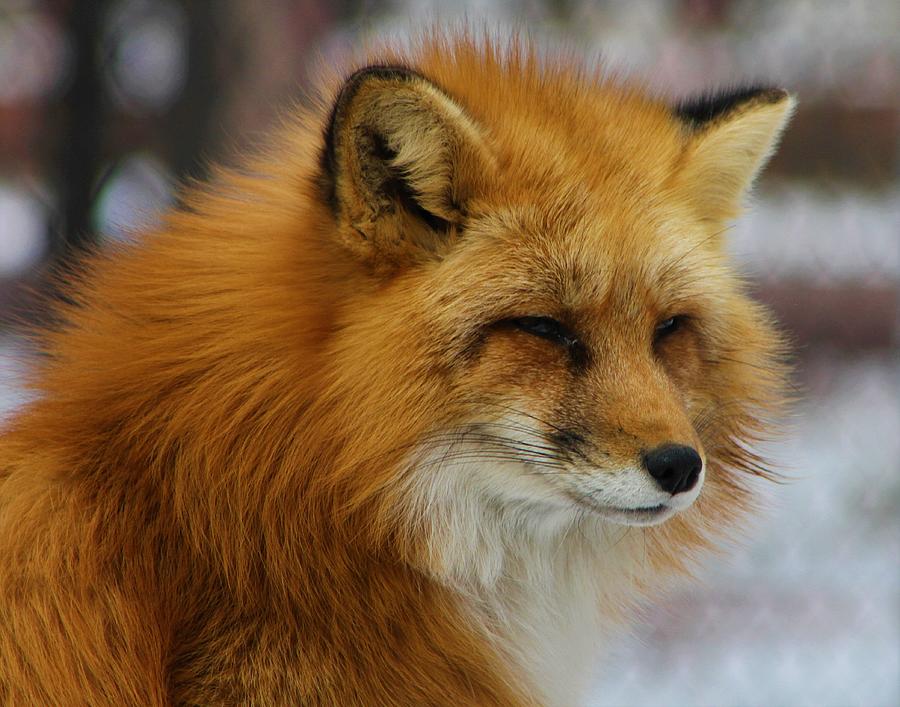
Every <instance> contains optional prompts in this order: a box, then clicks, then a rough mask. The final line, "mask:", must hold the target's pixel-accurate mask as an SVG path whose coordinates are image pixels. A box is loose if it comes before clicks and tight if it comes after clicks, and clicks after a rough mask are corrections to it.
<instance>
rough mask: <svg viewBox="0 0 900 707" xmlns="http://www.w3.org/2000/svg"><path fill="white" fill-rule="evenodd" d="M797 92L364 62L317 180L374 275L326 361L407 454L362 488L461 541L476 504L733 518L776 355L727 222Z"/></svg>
mask: <svg viewBox="0 0 900 707" xmlns="http://www.w3.org/2000/svg"><path fill="white" fill-rule="evenodd" d="M792 108H793V99H792V98H791V97H790V96H789V95H788V94H787V93H785V92H784V91H782V90H778V89H769V88H751V89H745V90H740V91H736V92H730V93H723V94H720V95H713V96H708V97H702V98H700V99H698V100H696V101H689V102H685V103H682V104H681V105H678V106H675V107H670V106H668V105H665V104H664V103H663V102H661V101H658V100H654V99H651V98H648V97H646V96H645V95H643V94H642V93H641V92H640V91H639V90H637V89H635V88H629V87H624V86H621V85H616V84H615V83H614V82H611V81H608V80H603V79H600V78H590V77H585V76H578V75H575V73H574V72H572V71H567V70H565V69H552V68H545V69H538V68H537V66H536V63H535V62H533V61H532V62H528V61H525V60H522V61H516V60H514V59H509V60H507V61H506V62H505V63H504V62H503V61H500V60H498V59H494V58H491V57H490V56H488V57H484V56H479V55H477V53H475V52H470V53H466V52H464V51H457V53H456V54H455V55H453V56H452V57H448V56H447V55H446V53H443V54H442V53H441V52H440V51H437V50H435V51H433V52H432V53H430V54H429V53H426V55H425V56H424V57H423V58H422V60H421V61H420V62H419V63H418V64H416V65H415V68H413V66H412V65H411V64H407V63H398V64H396V65H391V64H388V65H375V66H369V67H367V68H363V69H361V70H359V71H357V72H356V73H354V74H353V75H352V76H351V77H350V78H349V79H348V80H347V81H346V82H345V83H344V85H343V87H342V88H341V89H340V91H339V94H338V96H337V100H336V102H335V104H334V106H333V110H332V111H331V115H330V118H329V120H328V125H327V130H326V134H325V140H324V145H323V147H322V152H321V171H320V174H319V191H320V194H321V198H322V200H323V203H325V204H327V207H328V209H329V211H330V213H331V215H332V218H333V222H334V231H333V234H334V237H335V238H336V240H337V241H338V242H339V243H340V247H341V248H342V250H343V252H345V253H346V257H347V258H349V259H352V260H354V262H356V263H358V265H359V267H360V268H362V269H363V270H365V272H367V273H368V275H367V280H366V282H367V285H366V287H365V288H362V289H361V290H360V291H359V292H358V293H357V294H356V296H355V297H354V299H353V305H352V306H351V307H348V309H347V310H346V311H345V319H344V321H343V323H342V326H341V327H340V329H339V333H338V334H337V337H338V339H340V340H341V341H342V343H341V344H339V345H338V347H337V349H336V354H335V355H336V356H338V357H343V361H342V365H341V370H342V371H343V373H342V376H344V377H346V380H352V381H354V383H353V384H352V385H353V386H354V387H355V390H356V397H355V398H354V400H355V401H356V402H355V405H357V406H358V409H359V413H358V415H357V419H361V418H368V419H371V420H373V422H372V424H371V425H369V426H366V425H361V427H360V435H362V436H368V437H369V438H373V437H374V438H378V437H384V438H386V439H389V440H390V445H389V447H388V446H386V447H385V448H384V449H382V450H381V452H382V453H384V454H390V453H393V454H395V458H396V459H398V460H401V459H402V461H401V462H400V463H399V468H400V469H402V472H400V473H397V474H395V475H394V476H392V477H391V478H389V479H385V478H380V479H371V478H368V479H367V480H366V481H365V488H364V490H362V491H360V493H361V495H363V496H368V495H370V494H374V493H375V492H376V490H383V489H385V488H388V487H391V488H394V489H397V490H398V494H399V496H402V497H404V498H406V499H407V500H408V503H409V509H410V510H409V511H408V512H409V513H411V514H412V518H413V519H418V522H419V523H420V525H421V526H422V527H426V526H428V527H430V526H433V524H434V522H435V521H434V519H435V517H443V518H444V525H445V526H446V527H445V530H447V528H452V527H455V528H457V529H459V528H462V527H465V530H464V531H460V532H463V533H468V534H470V535H478V534H479V533H482V532H484V531H483V530H482V529H480V528H479V525H480V524H482V523H483V522H484V521H483V516H482V515H480V514H483V513H484V512H485V510H484V509H486V508H487V509H490V512H491V513H495V514H500V515H504V514H509V515H510V516H511V517H513V516H514V517H515V518H517V519H518V520H514V521H512V522H513V523H514V524H519V523H521V524H522V526H523V527H525V526H527V525H528V524H529V523H530V522H531V521H535V522H546V523H550V524H555V523H556V524H561V525H563V526H564V525H566V524H567V523H570V522H571V520H572V519H573V518H576V517H577V518H585V517H588V518H591V519H593V520H595V521H596V522H598V523H599V524H601V525H602V524H616V525H631V526H652V525H657V524H665V525H663V526H662V528H665V530H662V529H661V531H660V532H664V533H668V534H669V535H671V534H672V533H675V534H679V533H680V534H681V535H682V536H690V537H694V536H696V535H699V534H701V530H700V529H701V528H702V527H704V526H709V525H710V524H714V523H716V522H718V521H719V520H725V519H726V517H727V516H730V515H732V514H734V513H735V512H736V511H737V507H738V506H740V505H741V504H742V502H743V499H744V496H743V494H744V485H743V484H742V482H741V478H740V476H741V472H742V471H743V472H746V471H750V472H751V473H757V474H758V473H762V470H761V468H759V467H758V460H757V459H756V458H755V457H754V455H753V453H752V452H751V451H750V449H749V447H748V445H750V444H752V443H753V441H754V440H755V439H756V438H757V436H758V435H759V434H760V433H761V432H763V425H764V422H763V421H764V419H765V416H766V414H767V413H768V412H770V411H771V410H772V409H773V407H775V406H777V404H778V401H779V399H780V388H781V383H782V377H783V369H782V366H781V365H780V364H779V360H780V355H781V351H782V346H781V340H780V338H779V336H778V334H777V333H776V331H775V330H774V329H773V326H772V324H771V323H770V319H769V317H768V315H767V314H766V312H765V311H764V310H763V309H762V308H761V307H760V306H758V305H757V304H755V303H753V302H752V301H751V300H749V299H748V297H747V296H746V295H745V294H744V286H743V285H742V283H741V280H740V279H739V278H738V277H737V276H736V275H735V273H734V271H733V270H732V269H731V267H730V266H729V264H728V262H727V258H726V254H725V251H724V241H725V236H724V232H725V230H726V228H727V225H728V222H729V220H730V219H732V218H734V217H735V216H736V215H737V214H738V213H739V210H740V207H741V204H742V201H743V200H744V198H745V195H746V193H747V190H748V188H749V187H750V185H751V184H752V182H753V180H754V178H755V177H756V175H757V174H758V173H759V171H760V170H761V168H762V167H763V165H764V164H765V162H766V160H767V159H768V157H769V156H770V154H771V153H772V151H773V149H774V147H775V145H776V143H777V141H778V138H779V136H780V134H781V132H782V130H783V128H784V126H785V123H786V121H787V119H788V117H789V115H790V113H791V111H792ZM370 406H377V407H378V409H379V411H380V412H379V415H377V416H370V415H368V414H367V411H368V410H369V409H370ZM348 414H352V413H349V411H348ZM385 444H386V445H387V444H388V443H387V442H386V443H385ZM360 446H362V442H360ZM391 450H393V451H391ZM370 451H371V450H370ZM400 489H402V490H403V493H399V490H400ZM398 494H393V495H390V498H392V499H394V501H395V500H396V499H397V498H398V497H399V496H398ZM394 501H392V503H393V502H394ZM473 508H477V509H479V510H473ZM391 512H396V508H394V507H392V508H391V510H390V511H389V513H391ZM479 518H481V519H482V520H478V519H479ZM535 519H543V520H540V521H537V520H535ZM414 525H415V524H414ZM447 532H450V531H449V530H448V531H447ZM695 539H696V538H695ZM433 542H435V543H437V544H438V545H441V544H452V542H453V540H452V539H449V538H448V537H447V536H446V534H445V535H443V536H439V539H436V540H433ZM437 551H438V550H436V549H435V548H432V552H437Z"/></svg>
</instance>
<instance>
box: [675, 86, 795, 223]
mask: <svg viewBox="0 0 900 707" xmlns="http://www.w3.org/2000/svg"><path fill="white" fill-rule="evenodd" d="M794 106H795V101H794V98H793V97H792V96H791V95H790V94H788V93H787V92H786V91H784V90H782V89H778V88H743V89H738V90H735V91H731V92H725V93H720V94H715V95H708V96H704V97H701V98H699V99H695V100H691V101H686V102H684V103H682V104H681V105H679V106H678V107H677V108H676V109H675V111H674V112H675V116H676V117H677V118H678V119H679V120H680V121H681V122H682V123H683V125H684V127H685V131H686V134H687V141H686V145H685V153H684V156H683V160H682V162H681V167H680V169H679V172H678V174H677V176H676V180H677V184H678V188H679V190H680V191H681V192H682V194H683V196H684V198H685V199H687V200H688V201H689V202H690V203H691V204H692V205H693V206H694V207H695V210H696V212H697V213H698V214H699V215H700V216H701V218H704V219H706V220H711V221H716V222H720V221H723V220H728V219H731V218H734V217H735V216H737V215H738V213H739V212H740V209H741V205H742V202H743V200H744V198H745V196H746V194H747V192H748V191H749V190H750V187H751V186H752V184H753V182H754V180H755V179H756V177H757V176H758V175H759V173H760V172H761V171H762V169H763V167H764V166H765V164H766V162H768V160H769V158H770V157H771V156H772V154H773V153H774V152H775V148H776V147H777V146H778V141H779V139H780V137H781V134H782V132H783V131H784V128H785V127H786V125H787V122H788V120H789V119H790V116H791V114H792V113H793V110H794Z"/></svg>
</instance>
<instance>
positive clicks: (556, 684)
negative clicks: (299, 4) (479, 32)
mask: <svg viewBox="0 0 900 707" xmlns="http://www.w3.org/2000/svg"><path fill="white" fill-rule="evenodd" d="M321 94H322V96H323V97H324V98H323V100H322V101H320V103H319V104H318V105H317V106H314V107H313V108H310V109H308V110H303V111H299V112H298V113H297V114H296V115H294V116H292V117H291V118H290V119H289V120H287V121H286V124H285V125H284V127H283V128H282V129H281V130H280V131H279V133H278V134H277V135H276V136H275V137H274V138H273V140H272V143H271V148H270V149H269V150H268V151H267V153H266V154H263V155H260V156H258V157H255V158H251V159H248V160H247V161H246V162H245V163H244V165H243V166H242V167H241V168H240V169H235V170H224V169H223V170H220V171H218V172H217V173H216V174H215V175H214V176H213V178H212V179H211V180H210V182H209V183H208V184H207V185H205V186H200V187H194V188H191V189H189V190H187V191H186V192H185V194H184V196H183V199H182V205H181V206H180V207H178V208H176V209H174V210H172V211H171V212H170V213H169V214H168V215H167V216H166V217H165V220H164V222H163V224H162V225H161V226H160V227H158V228H156V229H155V230H153V231H152V232H147V233H144V234H141V235H140V237H139V238H138V239H137V240H136V242H135V243H134V244H131V245H118V246H105V247H103V248H102V249H99V250H98V251H97V252H96V253H94V254H92V255H90V256H89V257H88V258H86V259H85V260H84V262H83V263H81V264H80V265H79V270H78V273H77V275H76V276H72V277H71V278H70V280H71V281H70V282H69V283H67V285H66V291H67V295H68V297H67V298H66V303H65V304H58V305H56V317H55V319H54V321H56V322H57V323H56V324H55V325H54V326H52V327H49V328H47V329H46V330H44V331H42V332H40V333H39V334H37V335H36V341H37V347H38V348H39V350H40V352H41V353H42V354H43V355H42V356H40V357H39V358H37V360H36V361H35V363H34V370H33V373H32V374H31V378H30V383H29V384H30V386H31V388H32V390H33V392H34V400H33V402H31V403H29V404H28V405H27V406H25V407H24V408H23V409H21V410H20V411H19V412H18V413H17V414H15V415H14V416H13V417H12V418H11V419H10V420H8V421H7V422H6V423H5V426H4V429H3V432H2V437H0V700H2V701H3V702H4V703H15V704H61V703H70V702H71V703H82V702H83V703H90V704H169V703H178V704H194V703H196V704H211V703H217V704H222V703H230V704H234V703H244V702H246V703H252V704H273V703H282V702H284V703H303V704H323V705H332V704H334V705H354V704H359V705H373V704H378V705H410V704H454V705H462V704H472V705H485V704H498V705H500V704H502V705H524V704H558V705H569V704H573V703H575V702H577V701H578V700H579V699H580V698H581V697H583V690H584V688H585V687H586V685H587V684H588V682H589V679H590V671H591V667H592V665H594V663H595V661H596V656H597V653H596V651H597V650H598V649H600V648H602V645H603V642H604V638H605V637H606V636H608V635H609V633H610V630H611V627H613V626H614V625H616V623H617V622H618V621H620V620H621V618H622V616H623V615H624V614H625V613H626V612H627V609H628V608H629V607H630V606H631V605H632V604H633V602H634V601H635V600H637V599H639V598H641V597H643V596H645V595H646V594H647V592H648V591H651V590H653V589H654V588H655V587H658V586H659V585H660V583H661V582H663V581H665V579H666V578H667V577H671V576H673V575H677V574H679V573H684V572H686V571H687V570H688V569H689V568H690V565H691V563H692V561H693V559H694V558H695V557H696V555H697V553H698V552H699V551H701V550H703V549H705V548H707V547H708V546H709V545H710V544H711V543H713V542H714V541H715V540H716V538H717V537H720V536H721V535H722V534H724V533H727V532H729V530H730V529H732V528H734V527H735V525H736V523H737V522H738V521H739V519H740V518H741V516H742V514H743V513H744V512H745V511H747V510H748V509H749V508H750V507H751V506H752V499H751V496H750V491H749V487H748V484H747V480H748V479H749V478H750V477H751V476H760V475H763V476H764V475H766V474H767V471H766V468H765V466H764V463H763V461H762V460H761V459H759V458H758V457H757V456H755V454H754V453H753V451H752V449H753V445H754V443H755V442H756V441H757V440H758V439H760V437H761V436H764V435H765V434H766V433H767V431H768V429H769V426H770V424H771V423H770V422H769V420H770V419H771V417H772V415H773V414H775V413H777V412H778V410H779V407H780V405H781V402H782V389H783V380H784V375H785V371H784V367H783V364H782V360H783V357H784V346H783V343H782V340H781V337H780V336H779V335H778V333H777V331H776V329H775V328H774V327H773V324H772V322H771V319H770V317H769V315H768V314H767V313H766V311H764V309H762V308H761V307H760V306H759V305H757V304H755V303H754V302H753V301H751V300H750V299H749V298H748V296H747V295H746V293H745V286H744V284H743V283H742V281H741V279H740V278H739V277H738V276H737V275H736V274H735V272H734V271H733V269H732V268H731V267H730V265H729V264H728V262H727V258H726V254H725V249H724V235H723V234H724V231H725V229H726V227H727V225H728V223H729V221H730V220H731V219H733V218H734V217H735V216H736V215H737V214H738V213H739V211H740V208H741V204H742V201H743V199H744V197H745V194H746V192H747V190H748V188H749V187H750V185H751V183H752V181H753V179H754V178H755V176H756V175H757V174H758V172H759V170H760V169H761V168H762V166H763V165H764V163H765V161H766V160H767V158H768V156H769V155H770V153H771V152H772V150H773V149H774V146H775V144H776V143H777V140H778V137H779V135H780V133H781V131H782V129H783V127H784V125H785V123H786V120H787V118H788V117H789V114H790V112H791V109H792V99H791V98H790V96H788V95H787V94H786V93H785V92H784V91H781V90H777V89H769V88H747V89H744V90H740V91H732V92H726V93H723V94H711V95H709V96H704V97H701V98H698V99H696V100H693V101H686V102H683V103H680V104H678V105H674V106H673V105H669V104H667V103H666V102H664V101H662V100H660V99H658V98H655V97H653V96H652V95H650V94H649V93H648V92H647V91H646V90H645V89H643V88H642V87H641V86H640V85H636V84H631V83H628V82H625V81H621V80H615V79H612V78H609V77H607V76H605V75H604V74H603V73H602V72H601V71H599V70H598V71H591V70H589V69H587V68H585V67H582V66H578V65H575V64H573V63H572V62H571V61H557V62H554V61H552V60H547V59H539V58H538V57H537V55H536V53H535V52H534V51H533V50H531V49H529V48H527V47H524V48H523V47H519V46H516V45H513V46H511V47H510V48H506V49H503V48H501V47H499V46H497V45H496V44H492V43H490V42H488V41H475V40H472V39H470V38H467V37H451V38H441V37H432V38H431V39H429V40H427V41H424V42H423V43H422V44H421V45H420V46H419V47H418V48H417V49H414V50H411V51H409V52H408V53H401V52H396V51H386V52H381V53H378V54H377V55H376V56H373V57H371V58H370V60H369V61H368V62H366V63H364V64H361V65H360V68H358V69H357V70H356V71H353V72H351V73H349V74H348V75H347V77H346V78H343V79H340V80H334V81H331V82H327V81H326V82H325V85H324V87H323V89H322V92H321Z"/></svg>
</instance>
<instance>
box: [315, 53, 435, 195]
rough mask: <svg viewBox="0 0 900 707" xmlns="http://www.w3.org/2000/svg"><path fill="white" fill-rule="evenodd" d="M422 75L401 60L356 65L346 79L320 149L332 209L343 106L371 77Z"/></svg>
mask: <svg viewBox="0 0 900 707" xmlns="http://www.w3.org/2000/svg"><path fill="white" fill-rule="evenodd" d="M422 78H423V77H422V76H421V74H419V73H417V72H416V71H414V70H412V69H410V68H409V67H408V66H404V65H402V64H370V65H368V66H364V67H362V68H360V69H357V70H356V71H354V72H353V73H351V74H350V75H349V76H347V78H346V79H344V81H343V83H342V84H341V88H340V90H339V91H338V94H337V96H336V98H335V100H334V103H333V104H332V106H331V111H330V112H329V114H328V119H327V120H326V121H325V129H324V134H323V136H322V149H321V151H320V153H319V167H320V169H319V185H320V190H321V192H322V197H323V199H324V201H325V202H326V203H327V204H328V205H329V206H330V207H331V209H332V210H333V211H336V210H337V194H336V193H335V188H336V187H335V174H336V168H337V167H336V162H335V140H336V134H337V128H336V125H337V124H338V123H339V122H340V119H341V115H342V114H343V111H344V109H345V108H346V107H347V105H348V104H349V103H350V101H352V100H353V97H354V96H355V95H356V92H357V91H358V90H359V87H360V86H361V85H362V84H363V83H365V82H366V81H368V80H371V79H382V80H387V81H411V80H413V79H422Z"/></svg>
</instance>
